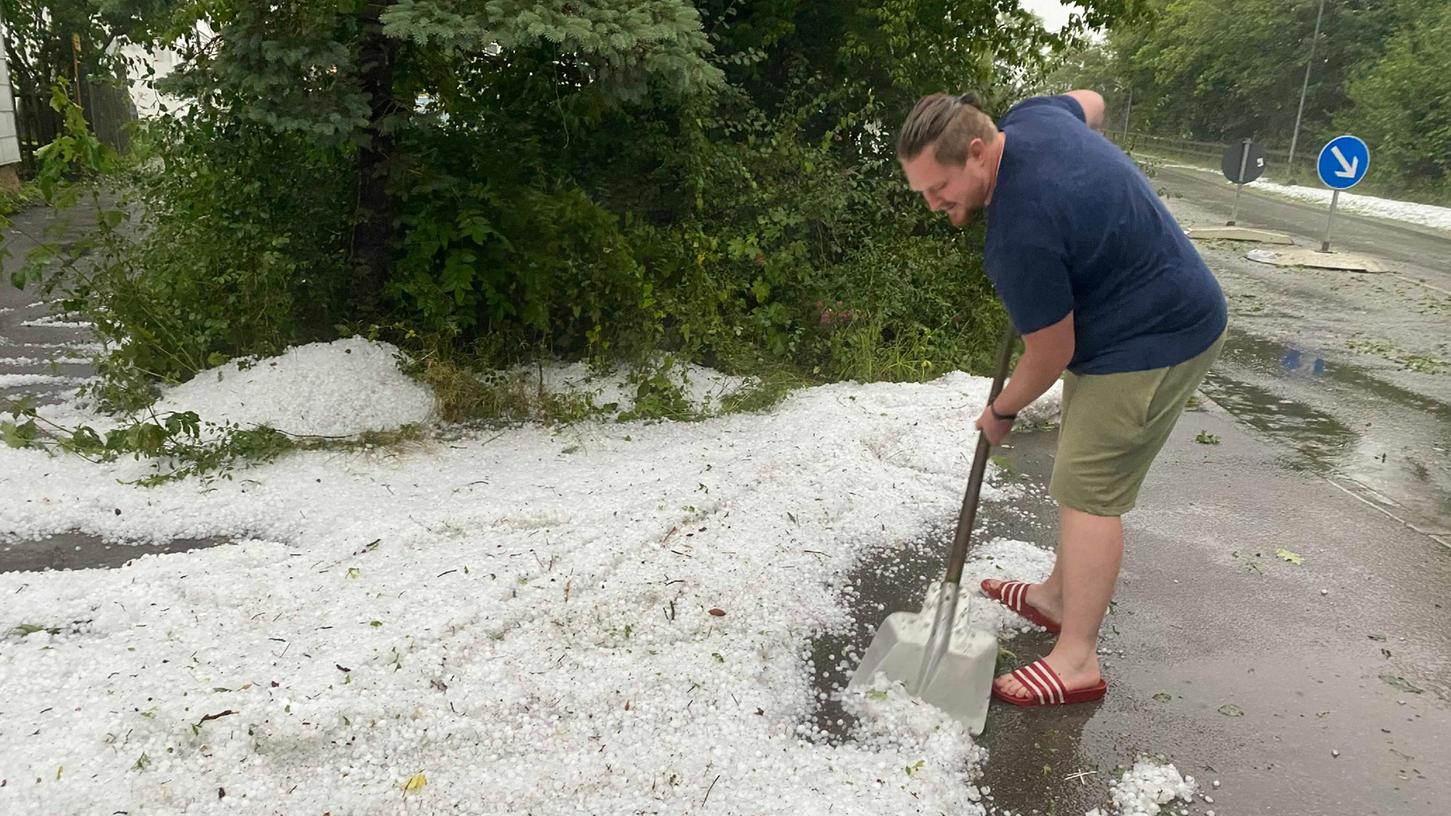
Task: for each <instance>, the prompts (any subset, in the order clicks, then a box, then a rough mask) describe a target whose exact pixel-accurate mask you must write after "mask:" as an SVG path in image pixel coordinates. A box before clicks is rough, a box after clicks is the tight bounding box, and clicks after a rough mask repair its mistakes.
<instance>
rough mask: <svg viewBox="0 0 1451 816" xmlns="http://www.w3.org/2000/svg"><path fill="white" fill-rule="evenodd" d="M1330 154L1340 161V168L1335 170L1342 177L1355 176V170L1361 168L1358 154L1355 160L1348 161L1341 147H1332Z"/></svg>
mask: <svg viewBox="0 0 1451 816" xmlns="http://www.w3.org/2000/svg"><path fill="white" fill-rule="evenodd" d="M1330 155H1332V156H1334V157H1335V160H1336V161H1338V162H1340V169H1339V170H1336V171H1335V175H1337V176H1339V177H1340V178H1355V172H1356V171H1357V170H1359V169H1360V157H1359V156H1356V157H1355V159H1354V161H1346V160H1345V154H1344V153H1341V152H1340V148H1339V147H1331V148H1330Z"/></svg>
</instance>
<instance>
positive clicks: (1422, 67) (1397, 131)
mask: <svg viewBox="0 0 1451 816" xmlns="http://www.w3.org/2000/svg"><path fill="white" fill-rule="evenodd" d="M1408 5H1410V6H1415V8H1413V9H1408V11H1412V12H1414V13H1408V14H1406V16H1405V19H1406V20H1407V22H1406V23H1405V24H1404V25H1403V26H1402V27H1400V28H1399V29H1398V30H1397V31H1396V32H1395V34H1394V35H1393V36H1391V38H1390V39H1389V41H1388V42H1387V44H1386V48H1385V53H1384V55H1383V56H1381V57H1380V58H1379V59H1376V60H1373V61H1370V62H1367V63H1366V64H1363V65H1361V66H1359V67H1358V69H1357V72H1356V73H1357V75H1358V76H1357V77H1356V78H1354V79H1352V80H1351V81H1350V82H1349V83H1348V84H1347V85H1346V96H1347V97H1348V98H1349V101H1350V109H1349V110H1348V111H1346V112H1345V113H1343V114H1342V115H1340V116H1338V117H1336V122H1337V123H1338V124H1339V126H1340V128H1341V129H1343V130H1345V131H1347V132H1351V133H1355V134H1357V135H1359V136H1361V137H1362V138H1364V139H1365V140H1366V142H1367V143H1368V144H1369V145H1370V147H1371V151H1372V154H1373V155H1374V156H1375V161H1376V165H1377V167H1378V168H1385V170H1386V171H1387V172H1389V173H1390V174H1392V175H1393V177H1394V178H1395V179H1396V180H1397V181H1399V182H1401V183H1403V184H1405V185H1407V186H1408V187H1409V188H1411V189H1413V190H1415V191H1418V192H1422V193H1430V194H1436V193H1439V194H1440V196H1442V197H1443V198H1444V197H1451V50H1448V49H1447V47H1446V46H1447V43H1451V5H1447V4H1445V3H1437V2H1425V1H1424V0H1419V2H1415V3H1411V4H1408Z"/></svg>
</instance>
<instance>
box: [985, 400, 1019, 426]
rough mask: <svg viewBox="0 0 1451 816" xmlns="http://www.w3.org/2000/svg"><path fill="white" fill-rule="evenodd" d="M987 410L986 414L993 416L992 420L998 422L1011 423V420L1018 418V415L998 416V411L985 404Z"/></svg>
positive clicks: (989, 404) (990, 404) (991, 405)
mask: <svg viewBox="0 0 1451 816" xmlns="http://www.w3.org/2000/svg"><path fill="white" fill-rule="evenodd" d="M987 409H988V412H989V413H991V414H992V415H993V419H996V420H997V421H998V422H1012V421H1013V420H1015V419H1017V418H1018V415H1017V414H1000V413H998V409H997V408H995V407H993V404H992V403H991V402H989V403H988V404H987Z"/></svg>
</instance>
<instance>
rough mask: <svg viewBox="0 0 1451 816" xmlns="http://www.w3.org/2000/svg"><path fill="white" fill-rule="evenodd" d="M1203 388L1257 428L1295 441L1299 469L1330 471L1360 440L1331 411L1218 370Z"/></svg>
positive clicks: (1296, 464) (1231, 411)
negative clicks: (1282, 395)
mask: <svg viewBox="0 0 1451 816" xmlns="http://www.w3.org/2000/svg"><path fill="white" fill-rule="evenodd" d="M1203 391H1204V393H1206V394H1208V395H1209V396H1210V397H1211V398H1212V399H1213V400H1214V401H1215V402H1217V403H1219V404H1220V405H1222V406H1223V407H1224V409H1225V410H1227V411H1229V412H1230V413H1231V414H1234V415H1235V417H1237V418H1238V419H1239V420H1240V421H1242V422H1244V423H1245V424H1247V425H1249V426H1250V427H1252V428H1254V429H1255V430H1257V431H1260V432H1261V433H1265V434H1268V435H1270V436H1274V437H1277V438H1279V439H1284V440H1290V441H1292V442H1293V445H1294V447H1295V449H1296V451H1297V454H1298V455H1297V456H1296V457H1295V458H1294V459H1292V460H1291V464H1292V465H1293V466H1295V467H1298V468H1304V469H1308V470H1312V471H1314V472H1316V473H1329V472H1330V471H1332V470H1333V469H1334V465H1335V463H1336V462H1337V461H1338V459H1339V457H1341V456H1342V455H1343V454H1344V453H1345V451H1346V449H1347V448H1348V447H1350V446H1351V445H1352V444H1354V442H1355V440H1356V434H1355V432H1354V431H1352V430H1350V429H1349V428H1347V427H1346V426H1345V425H1344V423H1342V422H1340V421H1339V420H1337V419H1335V418H1334V417H1332V416H1330V415H1329V414H1325V413H1322V412H1320V411H1317V410H1315V409H1314V408H1311V407H1310V406H1308V405H1304V404H1303V403H1298V402H1294V401H1292V400H1286V399H1282V398H1280V397H1279V396H1278V395H1276V394H1274V393H1272V392H1270V391H1267V390H1265V389H1263V388H1259V387H1257V386H1253V385H1248V384H1246V383H1242V382H1239V381H1237V380H1234V379H1231V378H1229V377H1225V376H1221V375H1219V374H1217V373H1211V374H1210V375H1209V377H1208V379H1206V380H1205V383H1204V387H1203Z"/></svg>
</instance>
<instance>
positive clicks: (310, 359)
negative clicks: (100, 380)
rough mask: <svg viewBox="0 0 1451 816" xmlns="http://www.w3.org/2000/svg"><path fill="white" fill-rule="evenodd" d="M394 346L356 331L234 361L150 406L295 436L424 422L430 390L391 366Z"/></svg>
mask: <svg viewBox="0 0 1451 816" xmlns="http://www.w3.org/2000/svg"><path fill="white" fill-rule="evenodd" d="M398 354H399V352H398V349H397V348H396V347H394V346H393V345H391V344H388V343H380V342H373V341H369V340H365V339H363V338H361V337H352V338H349V339H346V340H335V341H333V342H330V343H310V344H308V345H305V346H298V347H295V348H291V349H288V350H287V351H285V352H283V353H282V354H280V355H278V356H276V357H264V358H261V359H250V360H233V361H232V362H229V363H226V364H225V365H222V366H219V367H217V368H213V369H208V370H206V371H203V372H201V373H199V374H197V375H196V376H195V377H193V378H192V379H190V380H188V381H187V382H185V383H182V384H181V385H178V386H175V387H173V388H170V389H168V390H167V391H166V393H165V394H163V395H162V397H161V399H160V400H158V401H157V403H156V405H155V406H154V407H153V410H155V411H156V412H158V413H160V412H163V411H195V412H196V413H197V415H198V417H200V419H201V420H202V421H203V422H210V423H215V424H217V425H221V424H222V423H224V422H231V423H235V424H237V425H241V426H243V427H251V426H257V425H265V426H268V427H271V428H276V429H277V430H279V431H285V432H286V433H289V434H295V435H301V436H344V437H346V436H356V435H357V434H361V433H366V432H368V431H392V430H397V429H398V428H400V427H402V426H404V425H415V424H422V423H426V422H428V421H429V420H430V418H431V417H432V416H433V414H434V403H435V400H434V396H433V393H432V392H431V391H429V389H428V388H427V387H426V386H424V385H422V384H421V383H418V382H416V381H414V380H412V379H410V378H409V377H408V375H406V374H404V373H403V372H402V371H401V370H400V369H399V367H398Z"/></svg>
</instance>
